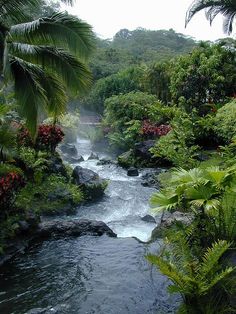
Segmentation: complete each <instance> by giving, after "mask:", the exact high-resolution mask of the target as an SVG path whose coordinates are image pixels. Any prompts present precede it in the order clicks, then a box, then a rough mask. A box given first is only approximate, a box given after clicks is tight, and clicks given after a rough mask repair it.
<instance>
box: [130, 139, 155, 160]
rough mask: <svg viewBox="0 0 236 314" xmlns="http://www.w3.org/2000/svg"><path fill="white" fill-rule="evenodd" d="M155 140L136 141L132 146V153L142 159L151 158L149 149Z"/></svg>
mask: <svg viewBox="0 0 236 314" xmlns="http://www.w3.org/2000/svg"><path fill="white" fill-rule="evenodd" d="M155 142H156V141H155V140H147V141H143V142H140V143H136V144H135V146H134V154H135V156H137V157H141V158H142V159H151V157H152V154H151V153H150V151H149V149H150V148H152V147H153V146H154V145H155Z"/></svg>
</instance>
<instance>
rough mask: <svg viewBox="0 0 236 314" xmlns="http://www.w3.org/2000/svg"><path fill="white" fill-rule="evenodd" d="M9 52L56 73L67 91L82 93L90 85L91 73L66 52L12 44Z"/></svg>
mask: <svg viewBox="0 0 236 314" xmlns="http://www.w3.org/2000/svg"><path fill="white" fill-rule="evenodd" d="M10 52H11V53H12V54H13V55H14V56H17V57H18V58H22V59H24V60H25V61H27V62H30V63H34V64H38V65H41V66H42V68H43V69H46V70H51V71H53V72H54V73H56V74H57V75H58V76H59V77H60V78H61V79H62V80H63V81H64V83H65V85H66V87H67V88H68V90H70V91H71V92H73V93H74V94H77V93H78V92H80V93H84V92H86V91H87V90H88V88H89V87H90V85H91V82H92V78H91V72H90V71H89V70H88V68H87V67H86V66H85V65H84V64H83V63H82V62H80V61H79V60H78V59H77V58H76V57H74V56H73V55H71V54H69V53H68V52H67V51H65V50H63V49H60V48H55V47H51V46H36V45H29V44H21V43H12V44H11V45H10Z"/></svg>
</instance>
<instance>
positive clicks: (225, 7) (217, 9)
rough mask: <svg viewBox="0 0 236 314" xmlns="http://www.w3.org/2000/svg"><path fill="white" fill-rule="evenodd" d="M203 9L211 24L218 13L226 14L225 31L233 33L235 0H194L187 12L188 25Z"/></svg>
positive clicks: (235, 14)
mask: <svg viewBox="0 0 236 314" xmlns="http://www.w3.org/2000/svg"><path fill="white" fill-rule="evenodd" d="M201 10H205V12H206V18H207V19H208V20H209V21H210V24H211V23H212V22H213V20H214V19H215V17H216V16H217V15H218V14H222V15H223V16H224V22H223V30H224V32H225V33H227V34H231V33H232V31H233V23H234V21H235V16H236V3H235V1H234V0H216V1H215V0H194V1H193V3H192V4H191V6H190V8H189V9H188V11H187V13H186V21H185V23H186V25H187V24H188V23H189V22H190V20H191V19H192V18H193V16H194V15H195V14H196V13H198V12H199V11H201Z"/></svg>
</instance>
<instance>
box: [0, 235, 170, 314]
mask: <svg viewBox="0 0 236 314" xmlns="http://www.w3.org/2000/svg"><path fill="white" fill-rule="evenodd" d="M153 246H154V247H155V249H156V248H157V247H158V245H157V244H155V245H154V244H153ZM150 249H152V250H154V248H153V247H150V246H147V245H144V244H142V243H139V242H138V241H137V240H135V239H133V238H126V239H123V238H117V239H115V238H108V237H106V236H102V237H90V236H84V237H81V238H78V239H74V238H73V239H64V240H51V241H46V242H44V243H42V244H40V245H36V246H34V247H32V248H31V249H30V251H29V252H27V254H24V255H22V256H18V257H17V258H16V259H14V260H13V261H12V262H11V263H10V265H8V266H7V268H5V269H4V267H3V268H2V269H1V272H2V273H1V276H0V313H1V314H3V313H4V314H10V313H11V314H13V313H14V314H21V313H66V314H70V313H78V314H85V313H88V314H111V313H114V314H126V313H127V314H128V313H129V314H143V313H158V314H161V313H175V304H176V298H175V297H173V296H169V295H168V294H167V293H166V286H167V280H166V278H165V277H163V276H162V275H161V274H159V273H158V272H157V271H156V269H154V268H153V267H152V266H151V265H150V264H149V263H147V261H146V260H145V257H144V256H145V255H146V254H147V252H148V251H149V250H150ZM3 273H4V274H3Z"/></svg>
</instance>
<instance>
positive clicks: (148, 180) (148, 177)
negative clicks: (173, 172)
mask: <svg viewBox="0 0 236 314" xmlns="http://www.w3.org/2000/svg"><path fill="white" fill-rule="evenodd" d="M160 172H162V170H160V171H157V172H155V173H146V174H144V175H143V176H142V180H143V182H141V184H142V186H146V187H154V188H159V183H158V181H157V175H158V174H159V173H160Z"/></svg>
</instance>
